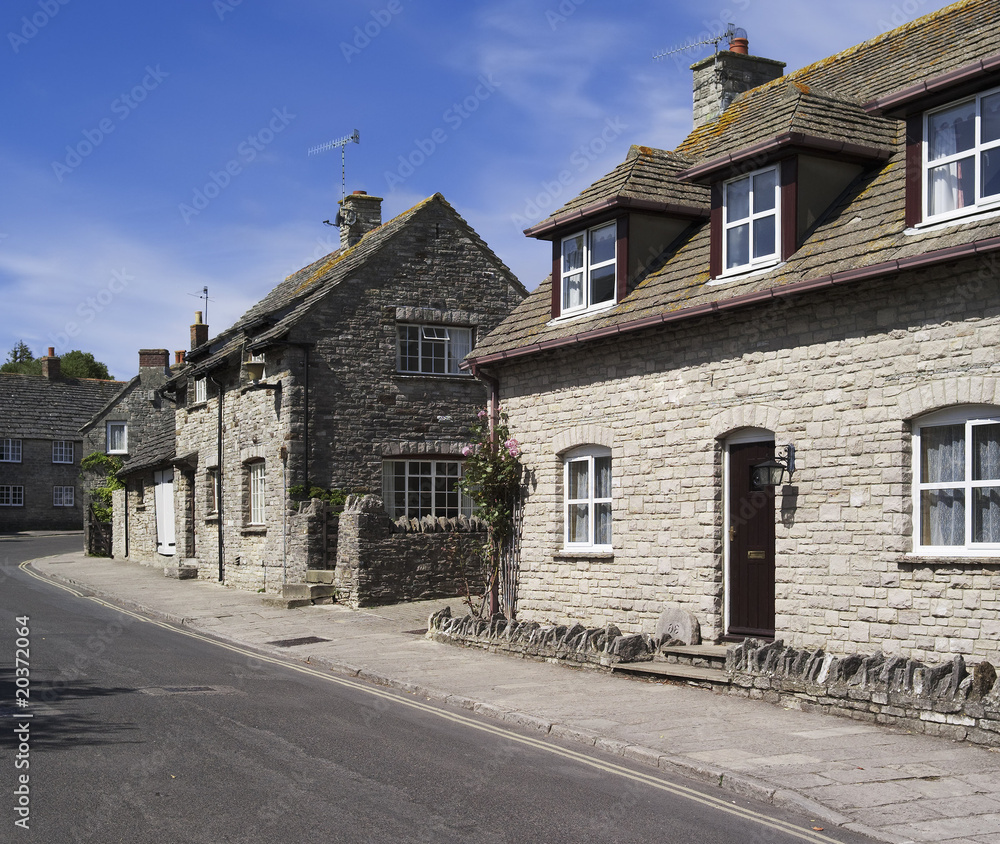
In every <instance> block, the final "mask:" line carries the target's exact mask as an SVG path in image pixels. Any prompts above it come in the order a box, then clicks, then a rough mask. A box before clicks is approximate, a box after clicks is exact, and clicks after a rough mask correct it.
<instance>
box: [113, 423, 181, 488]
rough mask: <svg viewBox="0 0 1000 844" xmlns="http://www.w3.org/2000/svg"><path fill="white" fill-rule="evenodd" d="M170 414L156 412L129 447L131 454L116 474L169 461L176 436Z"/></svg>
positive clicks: (160, 464)
mask: <svg viewBox="0 0 1000 844" xmlns="http://www.w3.org/2000/svg"><path fill="white" fill-rule="evenodd" d="M175 433H176V432H175V430H174V417H173V415H172V414H166V413H163V414H157V415H155V416H154V417H152V419H150V420H148V421H147V422H146V424H145V426H144V427H143V435H142V438H141V439H140V441H139V442H138V443H136V444H135V445H134V446H132V447H131V449H132V454H130V455H129V459H128V460H126V461H125V464H124V465H123V466H122V468H121V470H120V471H119V473H118V474H120V475H128V474H130V473H132V472H138V471H141V470H143V469H151V468H153V467H154V466H163V465H165V464H167V463H169V462H170V461H171V460H173V458H174V457H175V456H176V454H177V448H176V445H177V438H176V436H175Z"/></svg>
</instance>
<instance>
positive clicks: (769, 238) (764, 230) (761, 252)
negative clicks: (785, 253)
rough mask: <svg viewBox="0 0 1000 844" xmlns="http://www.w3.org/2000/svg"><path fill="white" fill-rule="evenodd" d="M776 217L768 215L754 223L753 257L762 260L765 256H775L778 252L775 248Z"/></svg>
mask: <svg viewBox="0 0 1000 844" xmlns="http://www.w3.org/2000/svg"><path fill="white" fill-rule="evenodd" d="M774 223H775V217H774V215H773V214H772V215H768V216H767V217H760V218H758V219H756V220H754V221H753V256H754V258H762V257H764V256H765V255H773V254H774V253H775V252H777V251H778V250H777V249H776V248H775V242H774V238H775V231H774Z"/></svg>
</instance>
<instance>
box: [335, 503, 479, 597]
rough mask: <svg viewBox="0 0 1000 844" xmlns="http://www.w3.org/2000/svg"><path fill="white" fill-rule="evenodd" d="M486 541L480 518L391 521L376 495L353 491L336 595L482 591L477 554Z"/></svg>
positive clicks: (429, 594) (342, 519)
mask: <svg viewBox="0 0 1000 844" xmlns="http://www.w3.org/2000/svg"><path fill="white" fill-rule="evenodd" d="M485 541H486V532H485V530H484V528H483V526H482V525H481V524H480V522H479V520H478V519H476V518H472V519H471V520H470V519H466V518H464V517H462V518H458V519H444V518H441V519H431V518H430V517H427V518H426V519H424V520H423V521H422V522H416V521H414V522H412V523H407V522H406V520H405V519H400V520H398V521H397V522H393V521H391V520H390V519H389V517H388V516H386V514H385V510H384V509H383V507H382V501H381V499H380V498H378V497H377V496H373V495H369V496H352V497H351V498H349V499H348V501H347V505H346V506H345V508H344V512H343V513H342V514H341V516H340V533H339V538H338V543H337V568H336V571H335V573H334V581H333V582H334V585H335V586H336V587H337V600H338V602H339V603H344V604H350V605H351V606H354V607H367V606H375V605H378V604H391V603H397V602H399V601H419V600H426V599H429V598H449V597H452V596H456V595H464V594H466V590H468V591H469V592H471V594H472V595H473V596H475V595H478V594H481V593H482V590H483V586H484V580H483V574H482V571H481V570H477V567H476V563H475V560H477V559H478V552H479V550H480V549H481V548H482V546H483V544H484V543H485Z"/></svg>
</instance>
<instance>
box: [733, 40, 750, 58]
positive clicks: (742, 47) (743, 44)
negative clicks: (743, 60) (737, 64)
mask: <svg viewBox="0 0 1000 844" xmlns="http://www.w3.org/2000/svg"><path fill="white" fill-rule="evenodd" d="M729 52H730V53H736V54H737V55H738V56H748V55H750V42H749V41H748V40H747V39H746V38H734V39H733V40H732V41H730V42H729Z"/></svg>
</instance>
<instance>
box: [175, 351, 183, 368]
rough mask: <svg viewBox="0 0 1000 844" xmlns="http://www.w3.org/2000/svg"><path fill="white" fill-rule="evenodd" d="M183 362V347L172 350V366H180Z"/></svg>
mask: <svg viewBox="0 0 1000 844" xmlns="http://www.w3.org/2000/svg"><path fill="white" fill-rule="evenodd" d="M182 363H184V349H178V350H177V351H175V352H174V366H180V365H181V364H182Z"/></svg>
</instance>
